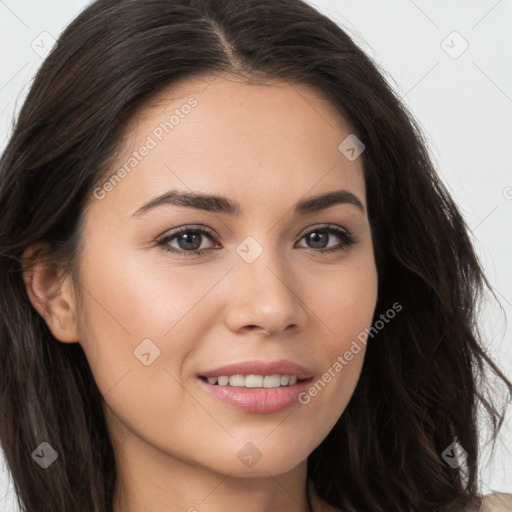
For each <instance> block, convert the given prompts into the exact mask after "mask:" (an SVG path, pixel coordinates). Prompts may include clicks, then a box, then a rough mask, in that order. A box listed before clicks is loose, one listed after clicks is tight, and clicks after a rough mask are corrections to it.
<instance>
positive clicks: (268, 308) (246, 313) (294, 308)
mask: <svg viewBox="0 0 512 512" xmlns="http://www.w3.org/2000/svg"><path fill="white" fill-rule="evenodd" d="M234 265H235V268H233V270H232V271H231V272H230V276H231V277H230V282H229V285H228V288H229V289H228V290H227V291H226V293H227V294H228V296H229V297H228V299H227V300H228V303H229V306H228V312H227V316H226V323H227V326H228V327H229V329H230V330H231V331H233V332H236V333H241V332H242V331H244V330H245V331H256V330H261V331H262V332H264V333H266V334H267V335H274V336H275V335H278V334H280V333H281V332H285V331H289V332H290V333H291V332H295V331H297V330H301V329H303V328H304V326H305V323H306V318H307V315H306V310H305V307H306V306H305V303H304V300H303V298H302V297H300V294H301V290H300V289H299V288H300V287H299V286H298V284H299V283H300V281H299V279H298V278H297V276H296V275H295V274H294V271H293V269H292V268H291V267H290V265H289V264H288V263H287V262H285V261H283V260H282V259H281V258H280V256H279V255H278V254H276V251H273V250H271V249H269V248H266V249H265V250H263V251H262V253H261V254H260V255H259V256H258V257H257V258H256V259H255V260H254V261H252V262H251V263H249V262H247V261H246V260H244V259H243V258H242V257H239V256H238V255H237V256H236V258H235V263H234Z"/></svg>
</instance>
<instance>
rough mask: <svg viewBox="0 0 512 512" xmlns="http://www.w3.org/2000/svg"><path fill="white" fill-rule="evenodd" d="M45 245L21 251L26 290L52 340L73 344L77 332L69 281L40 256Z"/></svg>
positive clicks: (64, 274) (73, 301)
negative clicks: (51, 335)
mask: <svg viewBox="0 0 512 512" xmlns="http://www.w3.org/2000/svg"><path fill="white" fill-rule="evenodd" d="M45 245H46V244H44V243H43V242H38V243H36V244H33V245H31V246H30V247H28V248H27V249H26V250H25V251H24V252H23V255H22V266H23V280H24V282H25V288H26V290H27V294H28V296H29V299H30V302H31V303H32V305H33V306H34V307H35V308H36V310H37V311H38V312H39V314H40V315H41V316H42V317H43V318H44V320H45V321H46V323H47V325H48V327H49V328H50V330H51V332H52V333H53V335H54V336H55V338H57V339H58V340H60V341H62V342H64V343H74V342H76V341H78V340H79V331H78V324H77V316H76V303H75V297H74V293H73V286H72V278H71V276H70V275H69V274H66V273H65V272H64V271H63V270H59V269H57V268H56V267H55V265H53V264H52V263H51V262H49V261H46V259H45V258H44V257H42V255H44V247H45Z"/></svg>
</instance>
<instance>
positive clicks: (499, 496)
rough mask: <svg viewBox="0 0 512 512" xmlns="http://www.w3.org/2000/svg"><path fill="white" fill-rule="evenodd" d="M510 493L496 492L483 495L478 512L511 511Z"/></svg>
mask: <svg viewBox="0 0 512 512" xmlns="http://www.w3.org/2000/svg"><path fill="white" fill-rule="evenodd" d="M511 511H512V494H508V493H504V492H498V493H493V494H489V495H487V496H484V497H483V499H482V506H481V507H480V510H479V511H478V512H511Z"/></svg>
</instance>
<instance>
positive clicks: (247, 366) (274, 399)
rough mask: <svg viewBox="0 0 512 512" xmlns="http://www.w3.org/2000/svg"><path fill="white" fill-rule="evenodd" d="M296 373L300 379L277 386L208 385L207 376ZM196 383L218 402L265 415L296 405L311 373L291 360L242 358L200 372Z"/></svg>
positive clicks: (307, 385) (309, 381)
mask: <svg viewBox="0 0 512 512" xmlns="http://www.w3.org/2000/svg"><path fill="white" fill-rule="evenodd" d="M278 374H281V375H295V376H296V377H297V379H300V381H301V382H297V383H296V384H294V385H293V386H283V387H280V388H242V387H236V386H229V385H227V386H218V385H216V384H209V383H208V382H207V381H206V378H207V377H220V376H222V375H226V376H231V375H263V376H265V375H278ZM198 377H199V379H198V382H199V384H200V386H202V388H203V389H204V390H205V391H206V392H207V393H209V394H211V395H213V396H214V397H215V398H217V399H219V400H220V401H222V402H224V403H226V404H229V405H232V406H234V407H236V408H238V409H241V410H243V411H245V412H254V413H260V414H268V413H273V412H277V411H281V410H283V409H286V408H287V407H291V406H292V405H294V404H296V403H297V402H298V400H299V395H300V394H301V393H303V392H305V391H306V390H307V389H308V387H309V386H310V383H311V380H312V379H313V374H312V373H311V372H310V371H309V370H307V369H306V368H305V367H304V366H301V365H299V364H297V363H293V362H292V361H286V360H282V359H281V360H278V361H268V362H265V361H245V362H243V363H235V364H230V365H227V366H222V367H220V368H215V369H213V370H209V371H207V372H203V373H201V374H200V375H199V376H198Z"/></svg>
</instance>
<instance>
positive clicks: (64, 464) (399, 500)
mask: <svg viewBox="0 0 512 512" xmlns="http://www.w3.org/2000/svg"><path fill="white" fill-rule="evenodd" d="M215 74H224V75H233V76H234V75H236V76H239V77H242V78H243V79H244V80H247V81H253V82H257V83H262V84H264V83H265V81H266V80H271V79H278V80H284V81H287V82H289V83H291V84H305V85H310V86H312V87H314V88H315V90H316V91H317V92H318V94H319V95H322V96H323V97H324V98H326V99H328V100H329V101H330V102H331V103H332V104H333V105H334V106H335V107H336V108H337V109H338V111H339V112H340V114H341V115H342V116H343V117H344V118H345V119H346V120H347V121H348V122H349V124H350V126H351V127H352V131H353V133H354V134H356V135H357V137H358V138H359V139H360V140H362V141H363V143H364V145H365V148H366V149H365V151H364V153H363V154H362V156H361V158H362V159H363V167H364V177H365V182H366V189H367V190H366V193H367V204H368V216H369V221H370V225H371V230H372V236H373V238H374V239H373V243H374V249H375V258H376V263H377V270H378V278H379V282H378V287H379V296H378V301H377V305H376V310H375V316H374V318H375V319H378V318H379V317H380V315H381V314H383V313H385V311H386V309H387V308H388V307H389V304H391V303H394V302H396V301H398V302H399V303H400V304H402V305H403V312H401V313H400V315H397V317H396V318H395V319H394V320H393V322H390V323H389V325H387V327H386V328H385V329H382V330H381V331H379V332H378V333H377V334H376V335H375V336H374V337H372V339H371V340H370V341H369V343H368V346H367V352H366V356H365V360H364V365H363V369H362V373H361V376H360V379H359V381H358V384H357V387H356V389H355V392H354V394H353V397H352V399H351V401H350V402H349V404H348V406H347V408H346V410H345V411H344V412H343V414H342V415H341V417H340V418H339V420H338V422H337V423H336V425H335V426H334V428H333V429H332V430H331V431H330V432H329V434H328V435H327V437H326V438H325V439H324V441H323V442H322V443H321V444H320V445H319V446H318V447H317V448H316V449H315V450H314V451H313V452H312V453H311V454H310V456H309V458H308V470H307V477H308V481H309V482H311V483H312V484H313V486H314V488H315V490H316V492H317V493H318V495H319V496H320V497H321V498H322V499H323V500H325V501H326V502H328V503H329V504H331V505H333V506H335V507H338V508H340V509H341V510H343V511H345V512H355V511H359V512H361V511H370V510H371V511H373V512H389V511H390V510H393V511H394V512H407V511H413V510H414V511H419V510H425V511H426V510H428V511H436V512H447V511H454V512H455V511H461V510H465V509H466V508H467V507H468V506H469V505H470V504H471V503H473V502H474V503H478V500H479V497H480V489H479V484H478V461H479V460H480V459H479V456H478V453H479V451H478V450H479V446H478V433H479V427H480V426H481V425H482V423H480V419H479V418H480V416H479V414H477V412H478V413H480V412H483V413H484V414H485V415H486V417H487V419H488V420H490V425H491V426H492V438H493V439H494V440H495V439H496V436H497V435H498V433H499V429H500V427H501V424H502V421H503V417H504V413H503V412H501V413H500V412H499V408H498V407H497V406H496V403H495V401H494V399H493V395H492V393H491V392H490V387H489V386H488V382H489V372H490V371H492V374H493V375H494V376H495V377H498V378H499V380H500V381H502V382H503V383H505V384H506V385H507V386H508V387H510V388H512V384H511V382H510V381H509V380H508V379H507V378H506V376H505V375H504V374H503V373H502V372H501V371H500V369H499V368H498V367H497V365H496V364H495V363H494V362H493V361H492V359H491V358H490V357H489V355H488V353H487V351H486V349H485V347H484V343H483V341H484V340H483V336H482V334H481V333H480V332H479V328H478V314H479V305H480V303H481V299H482V298H483V297H484V292H486V291H487V290H491V291H492V288H491V286H490V284H489V282H488V281H487V279H486V277H485V275H484V273H483V271H482V268H481V265H480V263H479V261H478V259H477V256H476V254H475V251H474V248H473V246H472V242H471V239H470V235H469V230H468V227H467V225H466V224H465V221H464V219H463V217H462V216H461V213H460V212H459V210H458V208H457V206H456V204H455V203H454V201H453V199H452V198H451V197H450V194H449V193H448V191H447V189H446V188H445V186H444V185H443V183H442V182H441V181H440V179H439V177H438V175H437V173H436V170H435V169H434V166H433V164H432V161H431V159H430V156H429V154H428V150H427V144H426V142H425V139H424V136H423V135H422V133H421V130H420V127H419V125H418V124H417V122H416V121H415V120H414V118H413V117H412V115H411V114H410V113H409V112H408V111H407V109H406V108H405V106H404V105H403V104H402V103H401V100H400V98H399V96H398V95H397V93H396V92H394V90H393V88H392V87H391V86H390V85H389V84H388V82H387V80H386V79H385V76H384V72H383V71H381V70H379V69H378V67H377V65H376V64H375V63H374V62H372V60H371V59H370V58H369V57H368V56H367V55H366V54H365V53H364V52H363V51H362V50H361V49H360V48H359V47H358V46H357V45H356V44H355V43H354V41H353V40H352V39H351V38H350V37H349V35H347V33H346V32H345V31H344V30H343V29H342V28H341V27H340V26H338V25H337V24H336V23H335V22H333V21H332V20H330V19H329V18H328V17H326V16H324V15H323V14H321V13H319V12H318V11H317V10H316V9H315V8H313V7H312V6H311V5H309V4H307V3H305V2H304V1H302V0H99V1H96V2H93V3H92V4H90V5H89V6H88V7H87V8H86V9H85V10H84V11H83V12H82V13H81V14H80V15H79V16H78V17H77V18H76V19H75V20H74V21H73V22H72V23H71V24H70V25H69V26H68V27H67V28H66V29H65V31H64V32H63V33H62V35H61V36H60V38H59V39H58V45H57V46H56V48H55V49H54V50H53V51H52V52H51V53H50V55H49V56H48V57H47V59H46V60H45V61H44V63H43V65H42V66H41V68H40V69H39V71H38V73H37V75H36V77H35V80H34V81H33V84H32V85H31V88H30V91H29V93H28V96H27V97H26V100H25V101H24V104H23V106H22V108H21V109H20V112H19V114H18V116H17V118H16V121H15V123H14V126H13V130H12V133H11V136H10V139H9V141H8V144H7V147H6V149H5V151H4V153H3V154H2V157H1V160H0V217H1V219H2V221H1V224H0V389H1V395H0V410H1V411H2V414H1V415H0V441H1V445H2V448H3V450H4V454H5V459H6V462H7V466H8V469H9V472H10V474H11V476H12V478H13V482H14V489H15V492H16V497H17V500H18V503H19V505H20V506H21V507H22V508H23V510H24V511H27V512H55V511H56V510H58V511H59V512H74V511H77V510H80V511H87V512H90V511H95V512H111V511H112V498H113V492H114V489H115V485H116V464H115V457H114V452H113V448H112V445H111V441H110V437H109V432H108V429H107V425H106V422H105V417H104V413H103V396H102V394H101V393H100V391H99V389H98V387H97V386H96V383H95V381H94V378H93V375H92V373H91V371H90V368H89V365H88V363H87V360H86V357H85V355H84V352H83V350H82V348H81V346H80V344H79V343H72V344H67V343H61V342H59V341H57V340H56V339H55V338H54V337H53V335H52V333H51V331H50V330H49V328H48V327H47V324H46V323H45V321H44V319H43V318H42V317H41V315H39V314H38V312H37V311H36V309H35V308H34V307H33V306H32V304H31V303H30V301H29V298H28V295H27V292H26V289H25V286H24V282H23V270H24V269H23V266H22V258H21V256H22V254H23V252H24V250H25V249H26V248H27V247H28V246H29V245H31V244H34V243H36V242H42V246H41V252H40V257H41V258H43V257H44V258H48V260H49V261H51V262H53V264H54V265H55V266H56V268H60V269H65V270H66V271H68V272H70V273H71V275H72V276H73V277H75V278H77V279H76V281H75V280H74V282H78V274H77V272H78V269H79V266H78V263H79V261H80V254H81V250H82V249H83V243H84V240H83V237H82V227H83V219H84V215H85V213H86V211H87V210H86V207H87V204H88V201H90V200H91V197H92V191H93V190H94V188H95V187H96V186H97V185H98V184H99V183H102V182H104V181H105V179H106V177H108V176H109V174H111V172H112V168H111V165H112V162H113V159H114V157H115V156H116V152H117V151H118V149H119V147H120V143H121V141H122V139H123V136H124V133H125V129H126V126H128V124H129V121H130V120H131V119H133V118H134V116H136V115H137V113H138V112H139V111H140V110H141V109H142V108H143V107H144V106H145V105H147V104H148V102H149V101H150V100H151V99H152V98H154V97H156V95H157V94H159V93H162V92H164V91H165V90H166V89H168V88H170V87H172V86H173V84H176V83H177V82H178V81H179V80H181V79H189V78H194V77H207V76H211V75H215ZM78 291H80V290H78ZM494 297H495V296H494ZM495 298H496V297H495ZM496 300H497V299H496ZM479 406H482V407H481V411H480V407H479ZM454 439H457V440H458V443H459V444H460V445H461V446H462V447H463V448H464V449H465V450H466V451H467V453H468V457H467V460H465V462H464V464H462V465H461V466H460V467H459V468H458V469H453V468H452V467H450V466H449V465H448V464H447V463H446V462H445V461H444V460H443V458H442V456H441V454H442V452H443V450H445V449H446V447H447V446H449V445H450V444H451V443H452V442H453V440H454ZM43 441H48V442H49V443H50V444H51V446H52V447H53V448H54V449H55V450H56V451H57V453H58V454H59V458H58V460H57V461H56V463H54V464H52V465H51V466H50V467H49V468H48V469H46V470H44V471H42V470H41V468H40V467H39V466H38V465H37V464H35V463H34V460H32V457H31V454H32V453H33V452H34V450H35V449H36V448H37V447H38V446H39V445H40V443H41V442H43Z"/></svg>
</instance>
